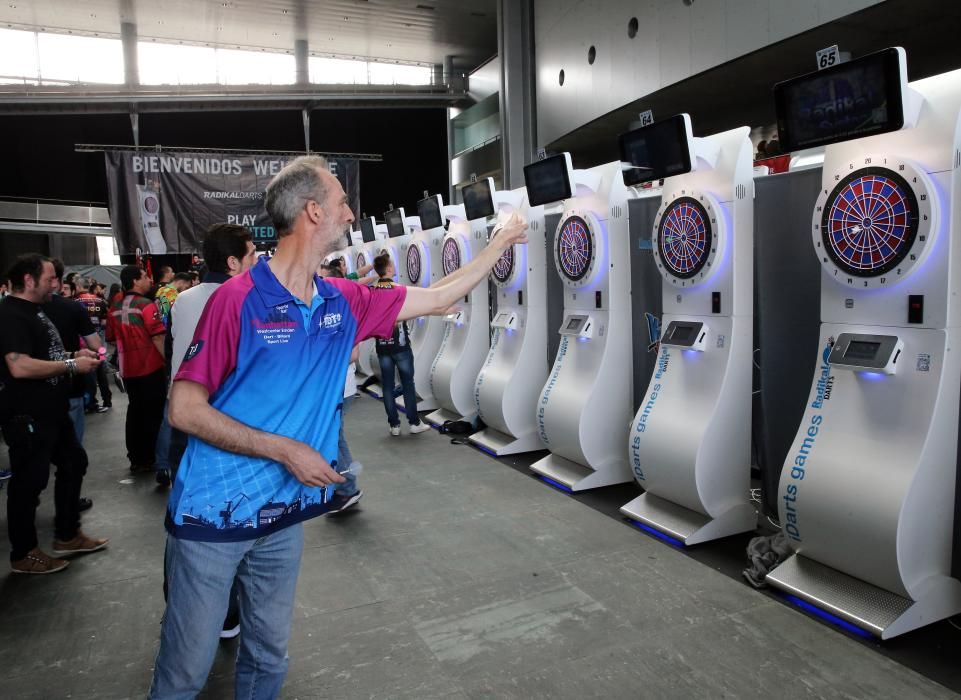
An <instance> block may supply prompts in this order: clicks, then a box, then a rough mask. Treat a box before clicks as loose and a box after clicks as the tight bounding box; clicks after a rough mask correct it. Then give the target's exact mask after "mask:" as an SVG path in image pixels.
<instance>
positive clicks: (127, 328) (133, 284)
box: [107, 265, 167, 472]
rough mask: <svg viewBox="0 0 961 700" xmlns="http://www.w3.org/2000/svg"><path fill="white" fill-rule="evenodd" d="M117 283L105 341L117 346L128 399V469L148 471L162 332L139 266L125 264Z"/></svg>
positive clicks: (159, 391)
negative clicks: (120, 292) (117, 292)
mask: <svg viewBox="0 0 961 700" xmlns="http://www.w3.org/2000/svg"><path fill="white" fill-rule="evenodd" d="M120 283H121V285H123V289H124V294H123V297H121V298H119V299H116V300H115V301H113V302H112V303H111V305H110V314H109V315H108V316H107V340H112V341H115V342H116V343H117V349H118V350H119V355H120V376H121V377H123V381H124V385H125V386H126V388H127V397H128V398H129V399H130V405H129V406H128V408H127V419H126V440H127V459H129V460H130V471H132V472H138V471H150V470H151V469H153V463H154V449H155V447H156V444H157V433H158V432H159V430H160V423H161V421H162V420H163V410H164V401H165V400H166V394H167V378H166V372H165V369H164V355H163V349H164V334H165V333H166V328H165V327H164V324H163V321H162V320H161V316H160V311H159V310H158V309H157V306H156V304H154V302H153V301H151V300H150V299H149V298H148V297H147V294H148V293H149V292H150V290H151V288H152V287H153V280H152V279H151V278H150V275H148V274H147V273H146V271H144V270H143V268H141V267H139V266H137V265H127V266H126V267H124V268H123V269H122V270H121V271H120Z"/></svg>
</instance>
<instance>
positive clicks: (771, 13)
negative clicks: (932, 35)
mask: <svg viewBox="0 0 961 700" xmlns="http://www.w3.org/2000/svg"><path fill="white" fill-rule="evenodd" d="M879 1H880V0H696V1H694V2H691V3H690V4H688V3H686V2H683V1H682V0H640V1H638V0H535V6H534V45H535V46H536V64H535V65H536V71H537V72H536V94H537V137H538V141H539V143H540V144H548V143H551V142H552V141H554V140H556V139H557V138H559V137H561V136H563V135H564V134H566V133H568V132H570V131H573V130H574V129H576V128H578V127H580V126H582V125H584V124H586V123H587V122H589V121H591V120H592V119H594V118H596V117H599V116H601V115H602V114H605V113H607V112H609V111H611V110H613V109H615V108H617V107H620V106H622V105H624V104H626V103H628V102H632V101H633V100H636V99H639V98H641V97H644V96H645V95H648V94H650V93H652V92H655V91H656V90H659V89H661V88H663V87H666V86H668V85H673V84H674V83H678V82H680V81H682V80H685V79H686V78H689V77H691V76H693V75H695V74H697V73H700V72H702V71H705V70H707V69H709V68H714V67H716V66H719V65H721V64H723V63H726V62H728V61H730V60H731V59H734V58H737V57H738V56H743V55H745V54H748V53H750V52H752V51H756V50H757V49H760V48H763V47H765V46H769V45H771V44H774V43H776V42H778V41H781V40H783V39H786V38H788V37H790V36H793V35H796V34H800V33H802V32H804V31H806V30H808V29H812V28H814V27H817V26H820V25H822V24H825V23H827V22H830V21H833V20H835V19H838V18H839V17H843V16H845V15H848V14H850V13H852V12H856V11H858V10H862V9H864V8H866V7H869V6H871V5H875V4H878V2H879ZM632 17H637V19H638V25H639V27H638V31H637V35H636V36H635V38H633V39H631V38H629V37H628V32H627V27H628V22H629V21H630V19H631V18H632ZM842 38H843V37H842ZM591 46H594V47H595V48H596V52H597V53H596V59H595V61H594V64H593V65H589V64H588V62H587V52H588V49H589V48H590V47H591ZM811 68H812V69H813V68H814V57H813V56H812V57H811ZM561 69H563V70H564V74H565V79H564V85H563V86H561V85H559V84H558V74H559V72H560V71H561Z"/></svg>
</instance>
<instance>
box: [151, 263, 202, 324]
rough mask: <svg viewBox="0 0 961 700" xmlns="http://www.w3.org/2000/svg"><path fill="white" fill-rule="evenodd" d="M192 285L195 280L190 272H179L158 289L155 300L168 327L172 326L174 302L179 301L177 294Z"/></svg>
mask: <svg viewBox="0 0 961 700" xmlns="http://www.w3.org/2000/svg"><path fill="white" fill-rule="evenodd" d="M191 286H193V280H192V278H191V277H190V273H188V272H178V273H177V274H176V275H174V276H173V277H172V278H171V280H170V281H169V282H167V283H166V284H164V285H163V286H161V287H160V289H158V290H157V295H156V296H155V297H154V301H155V303H156V304H157V308H158V309H159V310H160V318H161V320H162V321H163V322H164V325H165V326H167V327H168V328H169V327H170V309H171V307H172V306H173V305H174V302H175V301H177V295H178V294H180V293H181V292H183V291H185V290H187V289H190V287H191Z"/></svg>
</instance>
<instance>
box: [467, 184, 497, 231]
mask: <svg viewBox="0 0 961 700" xmlns="http://www.w3.org/2000/svg"><path fill="white" fill-rule="evenodd" d="M462 193H463V195H464V212H465V213H466V214H467V220H468V221H473V220H474V219H486V218H487V217H488V216H494V181H493V180H492V179H491V178H489V177H485V178H483V179H482V180H478V181H477V182H473V183H471V184H470V185H465V186H464V189H463V190H462Z"/></svg>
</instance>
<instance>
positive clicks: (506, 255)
mask: <svg viewBox="0 0 961 700" xmlns="http://www.w3.org/2000/svg"><path fill="white" fill-rule="evenodd" d="M512 272H514V246H511V247H510V248H508V249H507V250H505V251H504V252H503V253H501V256H500V257H499V258H498V259H497V262H496V263H495V264H494V279H496V280H497V281H498V282H500V283H501V284H503V283H504V282H506V281H507V280H508V279H509V278H510V276H511V273H512Z"/></svg>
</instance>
